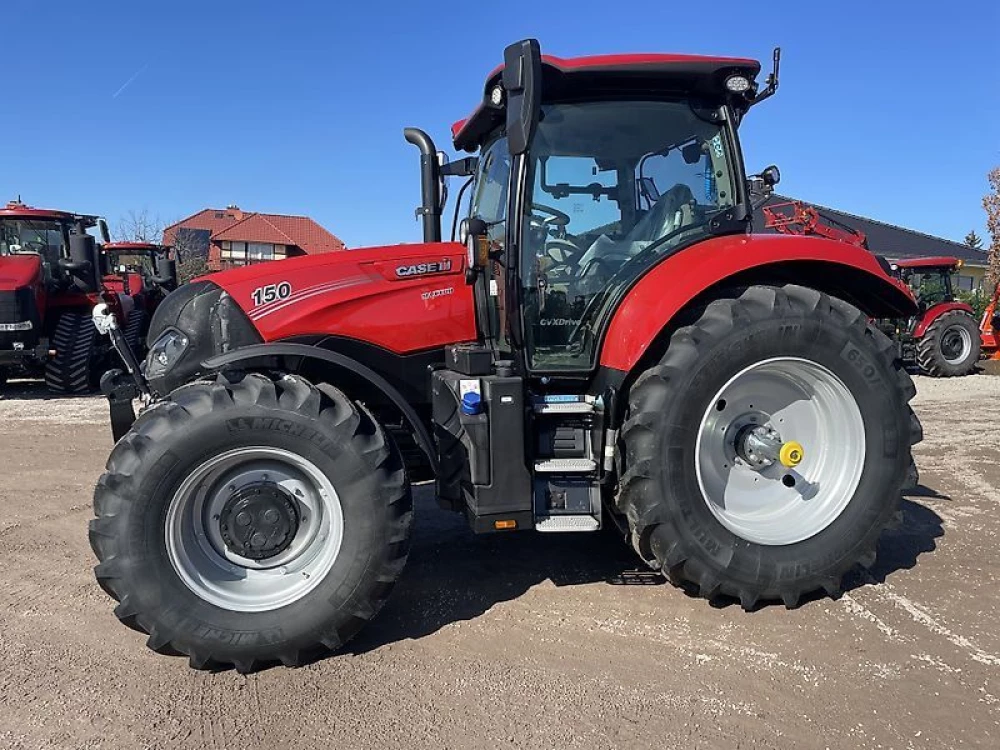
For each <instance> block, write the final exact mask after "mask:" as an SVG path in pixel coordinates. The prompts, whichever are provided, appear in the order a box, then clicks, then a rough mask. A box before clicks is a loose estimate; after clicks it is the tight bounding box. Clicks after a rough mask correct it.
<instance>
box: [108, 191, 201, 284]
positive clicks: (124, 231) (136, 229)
mask: <svg viewBox="0 0 1000 750" xmlns="http://www.w3.org/2000/svg"><path fill="white" fill-rule="evenodd" d="M174 223H175V224H176V222H174ZM171 226H173V224H168V223H167V222H165V221H163V219H161V218H160V216H159V214H156V215H155V216H154V215H152V214H150V213H149V211H148V210H147V209H145V208H144V209H142V210H141V211H129V212H128V213H126V214H125V215H124V216H122V217H121V218H120V219H119V220H118V224H117V226H116V229H115V239H116V240H118V241H120V242H152V243H156V244H159V243H166V244H169V245H170V246H171V257H172V258H173V259H174V260H175V261H177V278H178V280H179V281H180V283H182V284H183V283H185V282H187V281H190V280H191V279H193V278H194V277H196V276H203V275H205V274H206V273H208V247H207V244H206V242H205V239H204V238H203V237H201V236H199V235H198V233H197V232H194V231H192V230H189V229H183V228H181V229H177V230H175V231H174V232H172V233H171V236H170V237H167V236H166V234H167V229H168V228H169V227H171Z"/></svg>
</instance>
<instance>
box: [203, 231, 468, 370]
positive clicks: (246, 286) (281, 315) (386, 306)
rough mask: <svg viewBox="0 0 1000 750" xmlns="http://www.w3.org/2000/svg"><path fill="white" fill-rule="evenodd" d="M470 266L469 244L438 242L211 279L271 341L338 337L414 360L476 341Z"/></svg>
mask: <svg viewBox="0 0 1000 750" xmlns="http://www.w3.org/2000/svg"><path fill="white" fill-rule="evenodd" d="M465 263H466V250H465V247H464V246H463V245H460V244H457V243H448V242H435V243H423V244H413V245H393V246H389V247H376V248H369V249H364V250H346V251H340V252H333V253H325V254H323V255H312V256H306V257H300V258H289V259H287V260H280V261H273V262H269V263H260V264H254V265H250V266H244V267H242V268H237V269H233V270H230V271H223V272H220V273H216V274H213V275H211V276H208V277H205V280H207V281H211V282H212V283H214V284H217V285H218V286H220V287H222V288H223V289H224V290H225V291H226V292H228V293H229V295H230V296H231V297H232V299H233V300H234V301H235V302H236V304H237V305H239V307H240V308H241V309H242V310H243V311H244V312H245V313H246V314H247V316H248V317H249V318H250V320H251V321H252V322H253V325H254V327H255V328H256V329H257V330H258V332H259V333H260V335H261V337H262V338H263V339H264V340H265V341H276V340H279V339H287V338H290V337H293V336H303V335H310V334H322V335H335V336H343V337H346V338H351V339H357V340H361V341H365V342H367V343H370V344H375V345H377V346H380V347H382V348H385V349H388V350H390V351H392V352H395V353H397V354H406V353H410V352H413V351H419V350H422V349H430V348H434V347H439V346H444V345H445V344H449V343H454V342H456V341H469V340H474V339H475V338H476V327H475V316H474V307H473V299H472V288H471V287H469V286H467V285H466V283H465Z"/></svg>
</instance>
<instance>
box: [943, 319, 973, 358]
mask: <svg viewBox="0 0 1000 750" xmlns="http://www.w3.org/2000/svg"><path fill="white" fill-rule="evenodd" d="M952 349H956V350H957V351H958V354H956V355H953V356H951V357H949V356H948V354H947V352H948V351H951V350H952ZM971 352H972V334H970V333H969V331H968V330H967V329H966V328H965V327H964V326H950V327H948V328H946V329H945V330H944V333H942V334H941V355H942V356H943V357H944V361H945V362H947V363H948V364H950V365H958V364H961V363H962V362H964V361H965V360H966V359H968V357H969V354H970V353H971Z"/></svg>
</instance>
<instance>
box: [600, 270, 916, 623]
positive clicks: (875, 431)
mask: <svg viewBox="0 0 1000 750" xmlns="http://www.w3.org/2000/svg"><path fill="white" fill-rule="evenodd" d="M913 393H914V389H913V385H912V383H911V382H910V379H909V377H908V376H907V375H906V373H905V371H903V370H902V368H901V367H900V366H899V364H898V362H896V361H895V357H894V347H893V345H892V343H891V342H890V341H889V339H887V338H886V337H885V336H884V335H883V334H882V333H880V332H878V331H877V330H875V329H874V328H872V327H871V326H869V325H868V324H867V320H866V317H865V315H864V314H862V313H861V312H860V311H859V310H857V309H856V308H854V307H852V306H850V305H848V304H847V303H845V302H842V301H840V300H837V299H834V298H830V297H828V296H826V295H823V294H821V293H819V292H817V291H814V290H812V289H805V288H803V287H796V286H785V287H782V288H772V287H751V288H750V289H748V290H746V291H745V292H743V293H742V294H741V295H740V296H739V298H736V299H723V300H718V301H715V302H713V303H711V304H710V305H708V307H707V308H706V309H705V311H704V313H703V314H702V315H701V317H700V318H699V320H698V321H697V322H696V323H695V324H694V325H692V326H689V327H686V328H682V329H680V330H678V331H677V332H676V333H674V335H673V337H672V338H671V341H670V346H669V349H668V350H667V353H666V354H665V355H664V357H663V359H662V360H661V362H660V364H659V365H656V366H654V367H652V368H650V369H649V370H647V371H646V372H645V373H644V374H643V375H641V376H640V377H639V378H638V380H637V381H636V383H635V385H634V386H633V388H632V391H631V394H630V401H629V416H628V419H627V421H626V423H625V425H624V427H623V429H622V439H623V442H624V460H623V464H624V472H623V476H622V479H621V489H620V493H619V496H618V498H617V502H618V505H619V508H620V509H621V510H622V511H623V512H624V514H625V515H626V517H627V518H628V522H629V526H630V528H631V531H632V538H633V543H634V545H635V546H636V548H637V550H638V551H639V553H640V554H642V555H643V556H644V557H646V558H647V560H649V561H650V562H651V563H652V564H654V565H657V566H659V567H661V569H662V570H663V572H664V573H665V574H667V575H668V576H669V577H670V578H671V579H672V580H674V581H675V582H677V583H679V584H682V585H684V586H685V587H686V588H688V589H690V590H692V591H694V592H697V593H698V594H699V595H701V596H704V597H706V598H713V597H716V596H720V595H724V596H731V597H735V598H737V599H739V600H740V602H741V603H742V604H743V606H744V607H745V608H747V609H750V608H753V607H754V606H756V604H757V603H758V602H759V601H764V600H775V599H779V600H782V601H783V602H784V603H785V604H786V605H787V606H790V607H791V606H796V605H797V604H798V602H799V601H800V599H801V597H802V596H804V595H807V594H810V593H811V592H813V591H817V590H823V591H826V592H827V593H829V594H830V595H836V594H837V593H839V591H840V587H841V581H842V579H843V577H844V575H845V574H846V573H847V572H848V571H849V570H850V569H851V568H853V567H854V566H855V565H857V564H861V565H870V564H871V563H872V562H873V561H874V558H875V544H876V541H877V540H878V537H879V535H880V533H881V532H882V530H883V528H885V527H886V526H887V525H889V523H890V522H891V521H892V520H893V517H894V515H895V511H896V508H897V506H898V503H899V500H900V492H901V488H902V487H903V486H904V485H906V484H907V481H908V474H909V472H910V467H911V457H910V445H911V444H912V443H914V442H916V441H917V440H919V439H920V426H919V423H918V422H917V420H916V417H915V416H913V413H912V411H910V409H909V407H908V406H907V401H908V400H909V399H910V398H911V397H912V396H913Z"/></svg>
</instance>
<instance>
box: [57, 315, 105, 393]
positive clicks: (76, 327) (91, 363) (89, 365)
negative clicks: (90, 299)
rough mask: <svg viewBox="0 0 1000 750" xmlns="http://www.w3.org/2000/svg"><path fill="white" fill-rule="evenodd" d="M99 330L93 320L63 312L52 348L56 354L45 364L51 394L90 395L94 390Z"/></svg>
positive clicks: (89, 317) (88, 316)
mask: <svg viewBox="0 0 1000 750" xmlns="http://www.w3.org/2000/svg"><path fill="white" fill-rule="evenodd" d="M97 343H98V342H97V329H96V328H94V323H93V321H92V319H91V316H90V315H88V314H84V313H81V312H74V311H70V312H64V313H62V314H61V315H60V316H59V320H57V321H56V329H55V333H54V334H53V336H52V346H53V348H54V349H55V350H56V354H55V356H54V357H52V358H51V359H50V360H49V361H48V362H46V363H45V385H46V386H47V387H48V389H49V390H50V391H51V392H52V393H58V394H65V395H76V394H81V393H89V392H90V391H92V390H93V389H94V386H95V381H96V378H95V371H94V370H95V365H96V359H97Z"/></svg>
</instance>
